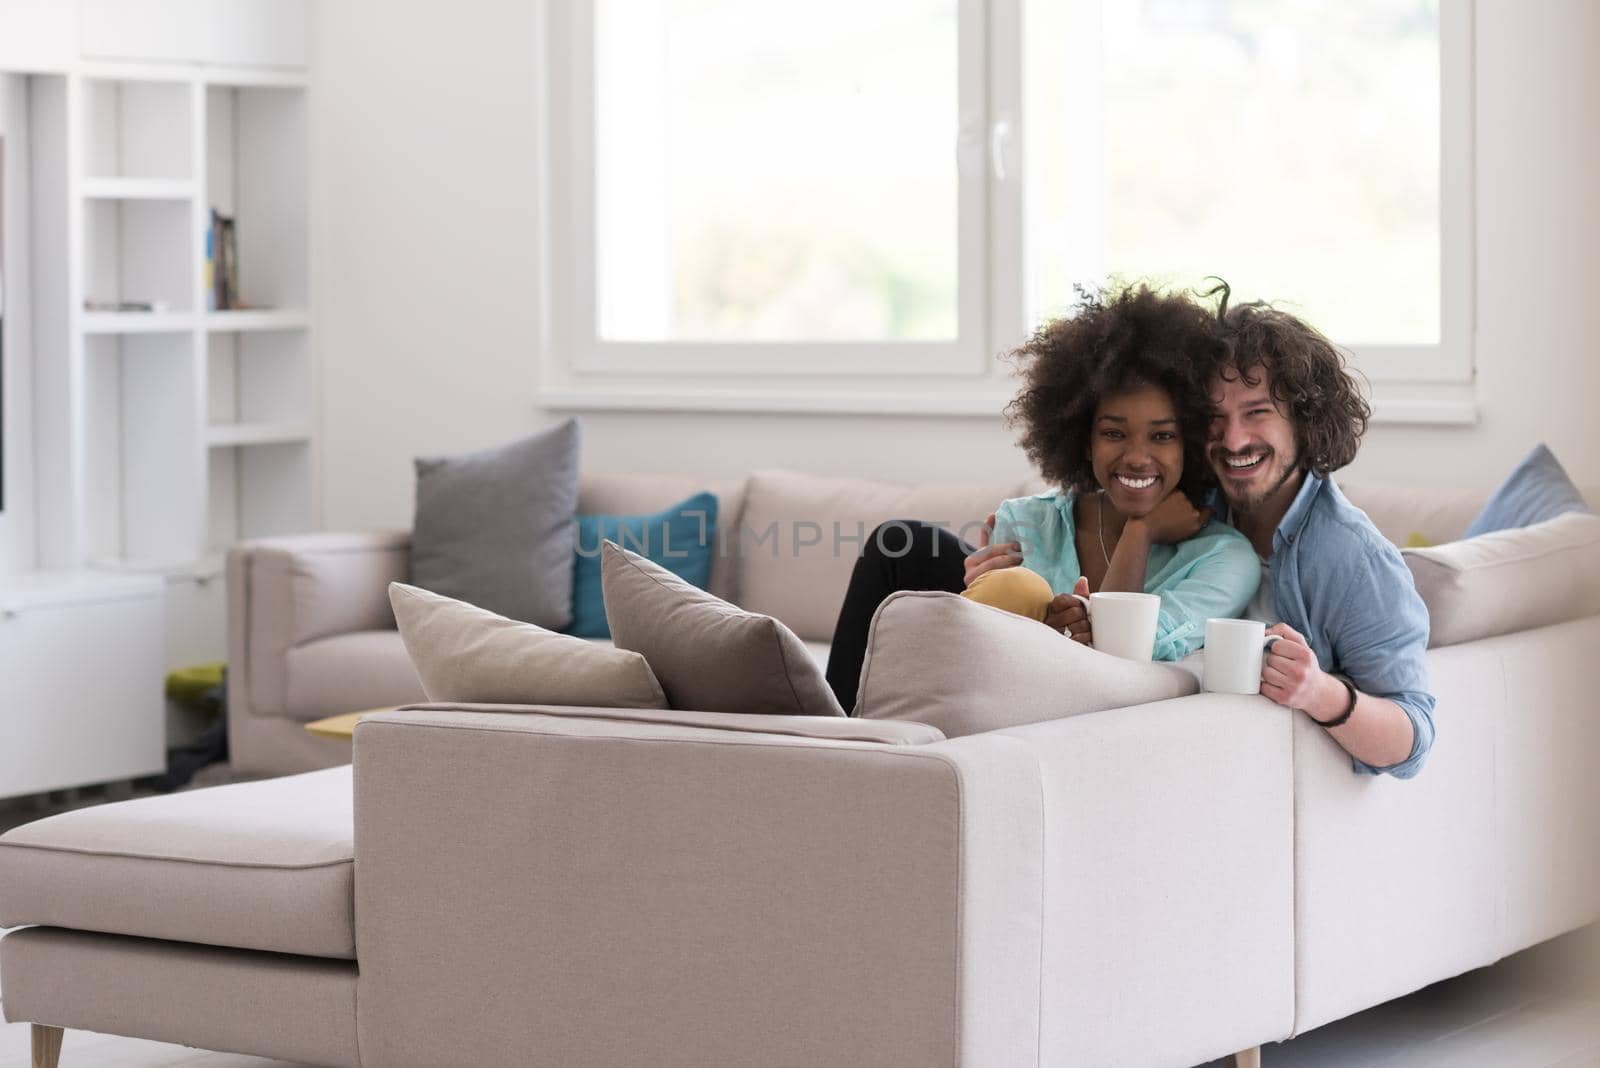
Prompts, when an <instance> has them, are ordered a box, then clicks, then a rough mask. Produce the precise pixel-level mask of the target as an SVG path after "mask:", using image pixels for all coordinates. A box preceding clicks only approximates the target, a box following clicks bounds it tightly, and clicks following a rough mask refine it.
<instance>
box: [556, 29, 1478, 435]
mask: <svg viewBox="0 0 1600 1068" xmlns="http://www.w3.org/2000/svg"><path fill="white" fill-rule="evenodd" d="M1075 2H1076V3H1077V4H1078V6H1079V7H1080V9H1081V10H1082V11H1083V19H1084V23H1085V25H1087V26H1093V25H1094V24H1095V22H1096V20H1097V15H1096V14H1095V12H1096V11H1097V10H1098V5H1097V4H1096V3H1095V2H1094V0H1075ZM958 5H959V6H958V11H959V16H958V17H959V23H958V25H959V58H958V79H959V95H958V99H959V108H960V133H959V137H958V143H957V145H956V155H957V161H958V163H957V166H958V174H959V185H958V215H959V218H958V222H957V228H958V245H959V256H958V297H957V316H958V336H957V338H956V339H955V340H953V341H948V342H909V341H906V342H902V341H872V342H773V341H729V342H699V341H696V342H676V341H674V342H648V341H646V342H639V341H608V340H604V339H601V338H600V337H599V336H598V335H599V332H598V314H597V307H596V296H597V295H596V292H595V267H596V250H597V244H596V236H597V235H596V219H595V192H594V190H595V182H594V175H595V169H594V156H595V145H594V137H593V130H594V126H593V119H594V112H595V100H594V61H593V47H592V34H593V18H594V12H593V7H592V5H591V4H590V3H588V2H587V0H544V3H542V4H541V5H540V8H539V13H540V18H539V24H538V32H539V38H540V39H539V42H538V44H539V48H540V53H539V54H540V55H542V56H543V57H544V58H545V62H544V63H543V64H542V65H541V66H542V69H541V71H540V75H539V80H538V84H537V85H536V94H535V95H536V100H537V103H538V108H539V114H540V116H541V117H542V118H543V120H544V121H543V122H542V123H541V125H540V130H539V133H540V146H539V155H540V160H541V163H540V173H539V188H538V190H537V196H538V210H539V216H540V220H541V223H542V225H541V232H542V233H543V234H545V235H546V238H545V240H544V241H542V242H541V244H540V247H539V249H538V250H537V251H538V253H539V264H540V269H539V275H540V287H539V293H538V295H537V303H538V309H537V312H538V318H539V322H540V329H541V345H540V348H541V352H540V375H539V385H538V392H537V397H536V402H537V403H538V404H539V405H540V406H541V407H544V408H549V409H556V410H595V411H599V410H700V411H737V412H838V413H883V414H921V415H971V416H983V417H988V418H997V417H998V414H999V412H1000V410H1001V408H1002V407H1003V406H1004V405H1005V403H1006V402H1007V401H1008V400H1009V399H1010V398H1011V396H1012V394H1013V393H1014V391H1015V383H1014V382H1013V380H1012V379H1011V378H1010V372H1009V369H1008V367H1007V366H1006V365H1005V364H1004V363H1003V362H1002V361H1001V360H999V359H998V358H997V357H998V355H999V354H1001V353H1004V352H1006V351H1008V350H1009V349H1011V348H1013V347H1015V346H1016V345H1017V344H1019V343H1021V341H1023V340H1024V339H1025V338H1026V337H1027V336H1028V333H1029V331H1030V330H1031V329H1032V325H1033V324H1030V323H1028V322H1027V321H1026V309H1027V307H1028V306H1029V302H1028V301H1027V299H1026V297H1027V294H1026V286H1027V283H1028V277H1029V276H1028V272H1027V271H1026V270H1025V264H1026V262H1027V260H1026V257H1027V256H1028V254H1029V252H1028V241H1027V236H1028V235H1027V233H1026V228H1025V224H1024V209H1025V205H1024V199H1025V195H1026V191H1025V189H1024V183H1023V181H1022V175H1023V172H1024V166H1023V162H1024V152H1025V151H1026V145H1025V144H1024V143H1023V138H1022V133H1021V131H1022V128H1023V126H1022V106H1023V84H1022V82H1023V79H1022V62H1023V55H1024V48H1023V36H1022V35H1023V32H1024V27H1023V13H1022V0H958ZM1440 78H1441V86H1440V112H1441V114H1440V243H1441V256H1440V287H1441V292H1440V298H1441V299H1440V313H1441V322H1440V330H1441V336H1440V342H1439V344H1437V345H1413V346H1350V347H1348V350H1349V351H1350V352H1351V353H1352V355H1353V356H1354V358H1355V361H1354V362H1355V365H1356V367H1357V368H1358V369H1360V370H1361V371H1362V372H1363V373H1364V374H1365V375H1366V376H1367V377H1368V379H1369V380H1370V381H1371V383H1372V392H1373V406H1374V412H1375V419H1376V420H1377V421H1382V422H1407V423H1469V422H1473V421H1475V419H1476V404H1475V399H1474V395H1473V377H1474V375H1473V349H1472V340H1473V333H1474V322H1473V318H1474V316H1473V286H1474V281H1475V272H1474V267H1473V249H1474V241H1473V181H1472V121H1473V120H1472V111H1473V109H1472V12H1471V5H1470V4H1464V3H1451V2H1444V3H1441V5H1440ZM1084 91H1085V93H1086V95H1090V96H1093V97H1097V96H1098V93H1097V91H1091V90H1090V89H1089V88H1088V87H1087V86H1085V90H1084ZM1083 191H1084V192H1085V193H1086V194H1089V195H1096V196H1098V195H1101V194H1100V192H1099V190H1098V187H1097V184H1096V183H1095V182H1092V181H1085V182H1084V183H1083ZM1087 215H1088V217H1091V218H1097V217H1099V216H1100V205H1099V204H1094V205H1091V206H1088V208H1087ZM1099 254H1100V250H1098V249H1088V250H1085V252H1084V262H1085V263H1086V264H1092V263H1093V262H1094V259H1095V258H1096V257H1098V255H1099ZM1284 296H1285V297H1288V296H1291V295H1289V294H1285V295H1284ZM1335 340H1337V339H1335Z"/></svg>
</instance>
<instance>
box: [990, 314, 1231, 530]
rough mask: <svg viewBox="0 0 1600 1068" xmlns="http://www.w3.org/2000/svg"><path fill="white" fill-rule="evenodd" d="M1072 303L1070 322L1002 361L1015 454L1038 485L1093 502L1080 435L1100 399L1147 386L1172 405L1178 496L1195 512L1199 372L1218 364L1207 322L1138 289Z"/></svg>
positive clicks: (1049, 325)
mask: <svg viewBox="0 0 1600 1068" xmlns="http://www.w3.org/2000/svg"><path fill="white" fill-rule="evenodd" d="M1079 296H1080V298H1081V303H1080V305H1079V307H1078V309H1077V310H1076V311H1075V312H1074V313H1073V314H1072V315H1070V316H1068V317H1066V318H1063V319H1054V320H1051V321H1049V322H1046V323H1045V324H1043V325H1042V326H1040V327H1039V329H1038V330H1037V331H1035V332H1034V335H1033V337H1032V338H1030V339H1029V341H1028V343H1027V344H1025V345H1023V346H1022V347H1021V348H1019V349H1016V350H1015V351H1013V352H1011V353H1010V354H1009V356H1008V358H1009V359H1010V360H1011V361H1012V362H1013V363H1014V364H1016V365H1017V369H1018V372H1019V374H1020V376H1021V378H1022V380H1023V386H1022V390H1021V391H1020V392H1019V393H1018V394H1017V396H1016V398H1015V399H1014V400H1012V402H1011V403H1010V404H1009V405H1008V406H1007V407H1006V419H1007V421H1008V422H1009V424H1010V425H1011V426H1013V427H1018V426H1020V427H1021V428H1022V435H1021V439H1020V443H1021V445H1022V448H1023V450H1024V451H1025V452H1027V454H1028V458H1029V459H1031V460H1032V461H1033V462H1034V464H1035V466H1037V467H1038V469H1039V473H1040V474H1042V475H1043V476H1044V477H1045V479H1046V480H1047V481H1049V482H1053V483H1055V484H1057V485H1060V486H1062V487H1063V488H1066V489H1073V490H1076V491H1078V492H1079V493H1089V492H1092V491H1094V490H1095V489H1096V488H1098V487H1097V483H1096V482H1095V478H1094V467H1093V466H1092V464H1091V463H1090V459H1089V435H1090V432H1091V431H1092V429H1093V426H1094V416H1095V409H1096V408H1097V407H1098V406H1099V404H1100V401H1101V399H1102V398H1104V397H1108V396H1111V395H1114V394H1117V393H1124V392H1127V391H1129V390H1133V389H1138V388H1141V387H1144V386H1156V387H1159V388H1161V389H1164V390H1166V391H1167V393H1168V394H1169V395H1171V397H1172V404H1173V407H1174V408H1175V409H1176V411H1177V416H1178V429H1179V436H1180V437H1181V438H1182V441H1183V477H1182V479H1181V480H1180V482H1179V488H1180V489H1182V490H1183V491H1184V493H1185V494H1187V495H1188V497H1189V499H1190V500H1191V501H1194V502H1195V503H1196V504H1198V503H1200V502H1201V501H1202V500H1203V499H1204V497H1205V494H1206V491H1207V490H1208V489H1209V488H1210V486H1211V485H1212V475H1211V469H1210V467H1209V465H1208V464H1207V463H1206V462H1205V455H1206V452H1205V447H1206V432H1207V430H1208V428H1209V427H1210V424H1211V404H1210V400H1209V397H1208V394H1207V392H1206V386H1207V384H1208V383H1209V381H1210V379H1209V377H1207V376H1206V375H1205V370H1206V369H1207V368H1210V367H1214V366H1217V365H1218V364H1219V363H1220V361H1222V360H1223V359H1224V358H1225V356H1226V352H1225V347H1224V345H1223V342H1222V339H1221V338H1220V337H1219V335H1218V332H1217V329H1216V321H1215V320H1214V319H1213V317H1212V315H1211V313H1210V312H1208V311H1207V310H1206V309H1205V308H1204V307H1202V306H1201V305H1200V304H1198V303H1196V302H1195V301H1194V300H1192V299H1190V298H1189V297H1188V296H1184V295H1179V294H1167V293H1159V292H1156V291H1155V290H1153V289H1151V288H1150V287H1149V286H1148V285H1145V284H1143V283H1136V284H1132V285H1127V286H1123V287H1121V288H1118V289H1113V290H1110V291H1107V290H1100V289H1094V290H1079Z"/></svg>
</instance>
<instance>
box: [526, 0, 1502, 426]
mask: <svg viewBox="0 0 1600 1068" xmlns="http://www.w3.org/2000/svg"><path fill="white" fill-rule="evenodd" d="M1469 17H1470V16H1469V12H1468V10H1467V9H1466V6H1465V5H1445V6H1444V8H1443V10H1441V5H1440V3H1439V0H1343V2H1342V3H1340V4H1334V5H1330V4H1322V3H1308V2H1305V0H1117V2H1104V3H1103V2H1100V0H872V2H870V3H860V2H859V0H856V2H850V3H847V2H844V0H808V2H807V3H804V4H794V3H792V2H789V0H593V2H592V3H578V2H572V3H558V4H556V5H554V6H553V15H552V25H551V26H550V27H549V33H550V39H551V41H552V44H553V48H552V52H551V55H552V60H553V63H554V65H555V70H556V74H555V80H554V85H553V87H552V90H551V104H550V106H551V111H552V129H553V137H552V144H551V154H550V158H551V160H552V161H553V162H552V171H551V175H550V177H551V190H552V203H551V208H552V211H551V217H552V220H553V227H552V228H553V231H554V234H553V242H552V246H551V251H552V256H551V261H550V268H551V269H550V272H549V273H550V277H551V283H552V285H551V290H552V291H551V294H550V296H551V310H552V317H553V319H554V320H555V322H556V332H555V338H554V340H555V346H554V347H555V348H556V349H557V350H558V351H559V353H560V360H561V361H562V368H561V370H562V373H564V374H566V375H567V378H566V379H565V381H567V382H569V383H571V382H578V381H580V380H587V381H588V382H589V383H590V384H594V383H600V382H610V383H617V382H626V381H627V380H628V378H629V376H632V377H633V379H634V380H635V381H636V382H638V383H646V387H645V388H647V389H648V388H649V387H648V381H649V380H650V379H651V376H657V380H659V376H662V375H668V374H670V375H677V376H682V375H688V376H691V378H690V380H692V376H694V375H697V374H698V375H705V376H708V377H707V381H710V380H711V379H710V377H709V376H713V375H715V376H717V379H716V380H717V381H719V382H722V383H727V382H730V381H731V382H739V381H741V380H742V381H747V382H749V383H759V382H760V381H761V380H762V379H763V378H765V379H766V380H767V381H768V383H769V384H770V383H772V382H775V381H778V380H780V379H781V380H782V381H783V382H785V383H787V386H786V387H785V388H794V387H795V384H796V383H804V382H806V381H811V382H813V383H835V384H839V388H844V389H848V388H851V387H850V385H849V383H850V382H851V381H852V380H855V381H856V382H857V384H861V383H862V382H864V381H865V380H867V379H874V377H875V376H876V377H875V381H877V382H878V383H879V385H877V386H873V387H871V388H878V389H882V388H884V387H883V386H882V383H884V382H898V383H899V384H900V385H899V387H897V388H902V389H903V388H907V387H909V388H911V389H913V390H914V389H915V388H916V380H918V379H921V380H925V381H927V382H929V383H932V382H933V381H934V380H935V379H943V380H944V386H945V387H946V388H948V389H959V388H967V387H961V386H960V381H961V380H966V381H968V382H969V384H977V385H982V384H986V383H987V384H994V383H995V382H996V381H997V379H996V377H995V371H994V360H993V356H994V355H995V354H996V353H999V352H1003V351H1005V350H1006V349H1008V348H1010V347H1012V346H1014V345H1015V344H1016V343H1017V342H1018V341H1020V340H1021V339H1022V338H1023V337H1024V336H1025V335H1026V333H1027V332H1028V331H1029V329H1030V328H1031V327H1032V326H1033V325H1034V324H1035V323H1036V322H1037V321H1038V320H1039V319H1040V318H1042V317H1045V316H1047V315H1050V314H1059V313H1060V312H1061V311H1063V310H1065V309H1066V308H1067V307H1068V306H1069V305H1070V303H1071V301H1072V298H1073V291H1074V286H1075V285H1078V284H1083V283H1090V284H1092V283H1093V282H1095V281H1097V280H1101V279H1104V278H1106V277H1107V276H1108V275H1110V276H1121V277H1153V278H1156V279H1157V280H1159V281H1162V282H1164V283H1166V284H1169V285H1172V286H1175V287H1190V286H1196V285H1199V284H1200V283H1201V281H1202V279H1203V278H1204V277H1205V276H1207V275H1221V276H1223V277H1225V278H1227V279H1228V281H1229V282H1230V283H1232V285H1233V287H1234V292H1235V297H1236V299H1246V300H1248V299H1255V298H1270V299H1274V300H1277V301H1280V302H1282V303H1284V304H1285V305H1286V306H1288V307H1290V308H1291V309H1292V310H1296V311H1298V312H1300V313H1302V314H1304V315H1305V316H1306V317H1307V318H1308V319H1309V320H1311V321H1312V322H1313V323H1315V324H1316V325H1318V326H1319V327H1321V328H1322V329H1323V330H1325V331H1326V332H1328V333H1329V334H1330V335H1332V336H1333V337H1334V338H1335V340H1337V341H1339V342H1340V343H1342V344H1344V345H1346V346H1349V347H1351V348H1352V349H1353V350H1354V351H1355V352H1356V353H1357V357H1358V363H1359V364H1360V365H1361V367H1362V369H1363V370H1364V371H1366V372H1367V374H1368V375H1369V376H1370V377H1372V378H1373V379H1374V380H1375V381H1393V382H1416V383H1423V382H1435V383H1438V382H1466V381H1468V380H1470V377H1471V354H1470V328H1469V327H1470V300H1469V297H1470V293H1469V287H1470V282H1471V269H1470V248H1471V245H1470V226H1471V218H1470V209H1469V204H1470V197H1469V192H1470V188H1469V178H1468V174H1469V170H1468V164H1469V156H1468V148H1467V146H1468V137H1467V131H1468V128H1469V116H1468V113H1467V101H1468V99H1469V97H1470V85H1469V73H1470V72H1469V67H1468V64H1469V62H1470V47H1469V42H1470V32H1469V27H1468V25H1467V19H1468V18H1469ZM678 380H679V381H682V380H683V379H681V378H680V379H678ZM907 380H910V382H908V381H907ZM862 388H867V387H865V386H863V387H862ZM983 403H987V401H984V402H983ZM978 408H979V409H981V408H982V404H979V405H978Z"/></svg>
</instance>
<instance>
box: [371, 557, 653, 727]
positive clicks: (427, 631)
mask: <svg viewBox="0 0 1600 1068" xmlns="http://www.w3.org/2000/svg"><path fill="white" fill-rule="evenodd" d="M389 603H390V604H391V605H393V606H394V618H395V621H396V622H398V623H399V624H400V637H401V638H402V639H404V641H405V643H406V652H408V653H410V654H411V663H412V665H413V666H414V667H415V668H416V669H417V677H418V678H419V679H421V680H422V691H423V693H425V694H427V695H428V700H430V701H456V702H464V703H476V704H508V705H523V704H527V705H537V704H545V705H579V706H584V705H589V706H597V707H601V708H666V707H667V697H666V694H665V693H664V692H663V691H662V689H661V684H660V683H659V682H657V681H656V677H655V675H653V674H651V672H650V665H649V664H647V663H645V659H644V657H642V656H640V655H639V654H638V653H630V652H625V651H623V650H621V649H610V648H607V647H606V646H603V645H599V644H597V643H595V642H590V641H585V640H584V639H582V638H574V637H572V636H570V635H567V634H557V633H556V632H555V631H550V630H545V629H544V628H543V627H537V626H534V625H533V624H532V623H519V622H518V621H516V620H514V619H507V618H505V617H504V616H497V615H495V614H494V613H493V612H487V611H485V610H484V609H482V608H478V607H475V606H474V605H470V604H467V603H466V602H464V601H456V600H452V599H451V598H449V597H443V596H440V595H439V594H437V593H429V592H428V591H427V590H423V589H418V588H417V587H415V586H407V585H405V584H404V583H400V582H391V583H389Z"/></svg>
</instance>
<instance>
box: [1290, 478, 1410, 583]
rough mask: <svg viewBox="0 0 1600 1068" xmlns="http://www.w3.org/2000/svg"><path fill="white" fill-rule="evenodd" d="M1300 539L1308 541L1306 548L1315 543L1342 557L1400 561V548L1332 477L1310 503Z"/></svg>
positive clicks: (1327, 551) (1321, 550) (1326, 550)
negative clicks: (1354, 503)
mask: <svg viewBox="0 0 1600 1068" xmlns="http://www.w3.org/2000/svg"><path fill="white" fill-rule="evenodd" d="M1301 538H1302V539H1303V541H1305V542H1306V543H1307V544H1306V545H1305V546H1304V547H1305V548H1308V549H1309V548H1311V547H1312V546H1313V545H1314V546H1315V547H1316V549H1317V550H1318V551H1320V552H1323V553H1332V554H1334V555H1335V556H1336V557H1337V558H1339V559H1343V560H1348V559H1349V558H1351V557H1353V556H1364V557H1367V558H1369V559H1371V558H1382V559H1384V560H1386V561H1393V562H1395V563H1401V562H1402V561H1401V557H1400V550H1399V549H1398V548H1396V547H1395V545H1394V543H1393V542H1391V541H1390V540H1389V539H1388V538H1385V537H1384V536H1383V534H1382V533H1381V532H1380V531H1379V530H1378V528H1377V527H1376V526H1375V525H1374V524H1373V522H1372V520H1370V519H1368V518H1367V513H1365V512H1363V511H1362V510H1361V509H1359V508H1357V507H1356V506H1355V505H1353V504H1351V503H1350V500H1349V498H1348V497H1346V496H1345V495H1344V493H1343V491H1341V490H1340V489H1339V486H1338V484H1337V483H1335V482H1334V481H1333V479H1332V478H1329V479H1327V480H1326V483H1325V485H1324V486H1323V487H1322V492H1321V493H1320V494H1318V495H1317V499H1316V500H1315V501H1313V502H1312V505H1311V511H1310V514H1309V515H1307V517H1306V523H1305V526H1304V527H1303V528H1302V531H1301Z"/></svg>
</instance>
